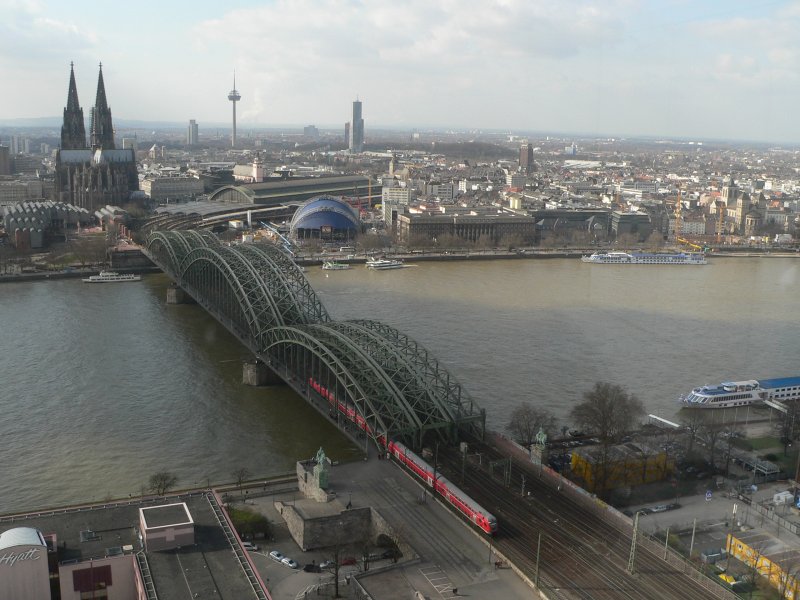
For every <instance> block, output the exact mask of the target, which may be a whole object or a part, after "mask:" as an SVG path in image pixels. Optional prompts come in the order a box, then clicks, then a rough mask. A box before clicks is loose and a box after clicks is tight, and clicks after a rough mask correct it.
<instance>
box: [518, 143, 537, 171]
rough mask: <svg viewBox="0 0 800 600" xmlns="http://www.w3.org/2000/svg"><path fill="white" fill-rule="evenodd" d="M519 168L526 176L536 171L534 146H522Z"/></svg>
mask: <svg viewBox="0 0 800 600" xmlns="http://www.w3.org/2000/svg"><path fill="white" fill-rule="evenodd" d="M519 168H520V170H521V171H522V172H524V173H525V174H526V175H530V174H531V173H533V170H534V163H533V144H522V146H520V148H519Z"/></svg>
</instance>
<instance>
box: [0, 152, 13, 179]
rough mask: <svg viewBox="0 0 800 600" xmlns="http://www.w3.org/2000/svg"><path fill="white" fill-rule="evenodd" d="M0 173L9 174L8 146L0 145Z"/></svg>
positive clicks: (9, 158)
mask: <svg viewBox="0 0 800 600" xmlns="http://www.w3.org/2000/svg"><path fill="white" fill-rule="evenodd" d="M0 175H11V156H10V155H9V153H8V146H0Z"/></svg>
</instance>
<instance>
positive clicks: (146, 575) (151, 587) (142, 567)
mask: <svg viewBox="0 0 800 600" xmlns="http://www.w3.org/2000/svg"><path fill="white" fill-rule="evenodd" d="M136 562H137V563H138V564H139V572H140V573H141V574H142V583H143V584H144V591H145V593H146V594H147V600H158V594H157V593H156V586H155V583H153V576H152V575H151V574H150V565H149V564H147V556H145V554H144V551H143V550H140V551H139V552H137V553H136Z"/></svg>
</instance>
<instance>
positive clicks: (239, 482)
mask: <svg viewBox="0 0 800 600" xmlns="http://www.w3.org/2000/svg"><path fill="white" fill-rule="evenodd" d="M233 478H234V480H235V481H236V487H238V488H239V495H241V496H242V498H244V493H243V492H242V486H243V485H244V482H245V481H247V480H248V479H249V478H250V470H249V469H248V468H247V467H240V468H239V469H236V470H235V471H234V472H233Z"/></svg>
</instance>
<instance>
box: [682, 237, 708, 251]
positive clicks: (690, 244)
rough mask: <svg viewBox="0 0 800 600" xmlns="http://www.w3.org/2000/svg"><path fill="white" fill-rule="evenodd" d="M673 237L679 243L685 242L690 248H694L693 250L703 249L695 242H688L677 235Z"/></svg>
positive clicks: (703, 249)
mask: <svg viewBox="0 0 800 600" xmlns="http://www.w3.org/2000/svg"><path fill="white" fill-rule="evenodd" d="M675 239H676V241H678V242H680V243H681V244H686V245H687V246H689V247H690V248H694V249H695V250H697V251H699V252H703V251H705V248H704V247H703V246H698V245H697V244H695V243H694V242H690V241H689V240H687V239H686V238H682V237H679V238H675Z"/></svg>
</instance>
